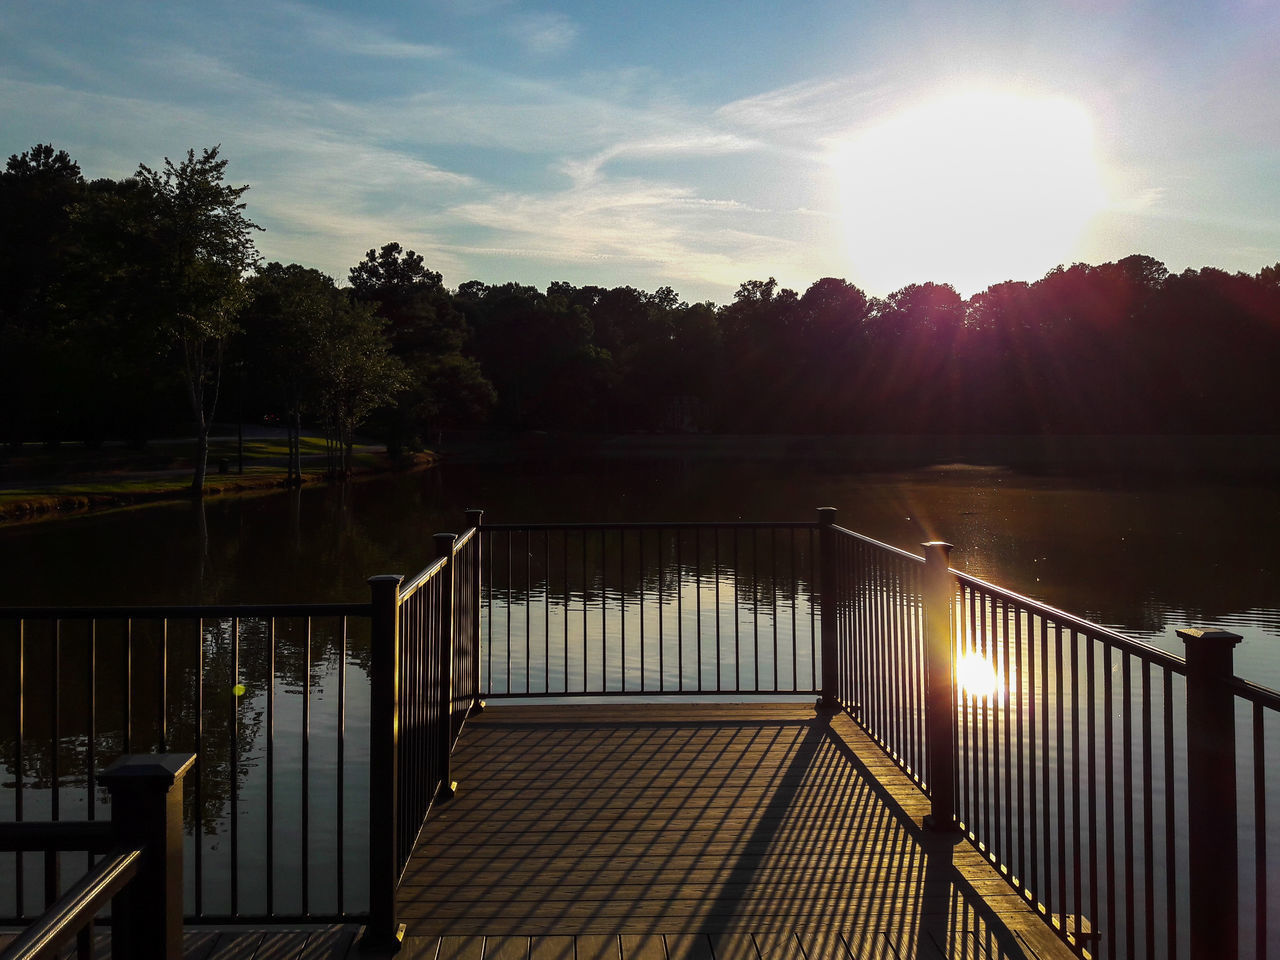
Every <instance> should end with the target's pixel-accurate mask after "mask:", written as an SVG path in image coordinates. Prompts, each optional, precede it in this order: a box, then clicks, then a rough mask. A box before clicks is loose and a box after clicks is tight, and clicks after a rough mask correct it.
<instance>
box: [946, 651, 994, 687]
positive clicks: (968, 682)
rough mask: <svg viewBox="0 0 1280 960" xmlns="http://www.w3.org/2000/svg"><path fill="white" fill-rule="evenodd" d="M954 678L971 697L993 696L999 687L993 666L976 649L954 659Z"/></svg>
mask: <svg viewBox="0 0 1280 960" xmlns="http://www.w3.org/2000/svg"><path fill="white" fill-rule="evenodd" d="M956 679H957V680H958V681H959V682H960V688H961V689H962V690H964V692H965V693H967V694H969V696H971V697H994V696H995V694H996V691H997V690H999V689H1000V677H999V676H998V675H997V674H996V669H995V667H993V666H992V665H991V663H990V661H988V660H987V658H986V657H984V656H983V655H982V654H980V653H978V652H977V651H976V650H970V651H969V652H968V653H966V654H964V655H962V656H961V657H960V659H959V660H957V661H956Z"/></svg>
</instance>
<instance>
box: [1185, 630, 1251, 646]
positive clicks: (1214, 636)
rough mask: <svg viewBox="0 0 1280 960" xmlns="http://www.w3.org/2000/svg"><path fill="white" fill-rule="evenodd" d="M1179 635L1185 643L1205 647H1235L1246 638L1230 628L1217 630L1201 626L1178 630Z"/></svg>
mask: <svg viewBox="0 0 1280 960" xmlns="http://www.w3.org/2000/svg"><path fill="white" fill-rule="evenodd" d="M1177 633H1178V636H1179V637H1181V638H1182V641H1183V643H1191V644H1196V645H1198V646H1204V647H1216V646H1224V645H1225V646H1227V648H1228V649H1230V647H1234V646H1235V645H1236V644H1237V643H1239V642H1240V641H1241V640H1243V639H1244V637H1242V636H1240V634H1238V633H1232V632H1231V631H1230V630H1215V629H1213V628H1209V629H1204V628H1201V627H1188V628H1187V629H1185V630H1179V631H1177Z"/></svg>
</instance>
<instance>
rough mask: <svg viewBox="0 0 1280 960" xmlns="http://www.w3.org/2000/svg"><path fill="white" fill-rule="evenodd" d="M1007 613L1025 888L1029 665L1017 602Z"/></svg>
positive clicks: (1020, 872) (1023, 884) (1020, 868)
mask: <svg viewBox="0 0 1280 960" xmlns="http://www.w3.org/2000/svg"><path fill="white" fill-rule="evenodd" d="M1010 613H1011V615H1012V617H1013V668H1014V672H1015V677H1014V700H1015V704H1014V716H1013V722H1014V738H1015V741H1016V744H1015V745H1016V748H1017V757H1018V762H1017V765H1016V766H1015V767H1014V771H1013V777H1014V781H1015V789H1016V792H1017V799H1016V800H1015V806H1014V808H1013V810H1014V815H1013V821H1014V823H1015V824H1017V834H1018V835H1017V850H1018V862H1017V877H1018V880H1017V883H1016V884H1015V886H1016V887H1017V888H1018V889H1020V890H1025V889H1026V888H1027V881H1028V879H1030V878H1029V876H1028V873H1027V871H1028V868H1029V864H1028V863H1027V821H1026V819H1025V812H1026V809H1027V808H1026V796H1027V795H1026V767H1025V764H1026V762H1027V754H1026V743H1027V742H1026V727H1025V722H1026V721H1025V717H1024V712H1023V699H1024V696H1025V691H1024V687H1023V676H1024V674H1026V672H1027V669H1028V667H1027V664H1026V656H1025V655H1024V650H1023V647H1022V611H1021V610H1020V609H1019V607H1018V605H1017V604H1016V603H1015V604H1014V605H1013V607H1012V609H1011V610H1010ZM1028 679H1029V677H1028ZM1010 875H1011V876H1012V875H1013V871H1010Z"/></svg>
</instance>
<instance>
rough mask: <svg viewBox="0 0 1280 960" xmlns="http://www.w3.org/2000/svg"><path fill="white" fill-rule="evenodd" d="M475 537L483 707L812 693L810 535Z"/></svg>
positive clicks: (791, 528)
mask: <svg viewBox="0 0 1280 960" xmlns="http://www.w3.org/2000/svg"><path fill="white" fill-rule="evenodd" d="M481 530H482V532H483V534H484V546H483V551H484V561H483V579H484V590H483V599H484V609H485V614H486V616H485V623H484V645H483V646H484V662H483V665H482V666H483V669H482V676H483V681H482V683H481V690H482V691H483V695H484V696H486V697H491V698H505V697H528V696H532V697H543V696H553V697H566V696H584V695H585V696H598V695H619V694H621V695H647V694H662V695H701V696H705V695H707V694H722V693H739V694H741V693H753V694H754V693H759V694H772V693H779V694H809V693H815V692H816V691H817V689H818V673H819V664H820V657H819V653H818V650H817V630H816V626H815V624H816V615H817V607H816V604H815V602H814V595H815V583H814V574H815V572H816V569H817V562H816V542H817V541H816V534H817V531H816V529H815V528H814V525H813V524H811V523H626V524H493V525H484V526H483V527H482V528H481Z"/></svg>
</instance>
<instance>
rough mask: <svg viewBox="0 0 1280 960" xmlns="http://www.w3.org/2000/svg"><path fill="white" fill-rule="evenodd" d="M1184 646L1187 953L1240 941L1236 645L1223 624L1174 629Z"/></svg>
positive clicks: (1224, 953)
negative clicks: (1188, 882) (1188, 891)
mask: <svg viewBox="0 0 1280 960" xmlns="http://www.w3.org/2000/svg"><path fill="white" fill-rule="evenodd" d="M1178 636H1179V637H1181V638H1182V641H1183V642H1184V643H1185V644H1186V650H1187V825H1188V828H1189V831H1188V837H1187V846H1188V857H1187V866H1188V868H1189V870H1190V873H1191V877H1190V880H1191V960H1208V958H1211V957H1234V956H1235V955H1236V953H1237V950H1238V947H1239V929H1238V916H1237V911H1238V908H1239V882H1240V881H1239V874H1238V872H1237V871H1238V863H1237V857H1238V854H1237V848H1236V721H1235V693H1234V692H1233V691H1232V689H1231V680H1232V678H1233V677H1234V675H1235V667H1234V664H1233V659H1234V649H1235V645H1236V644H1237V643H1239V642H1240V641H1241V639H1242V637H1241V636H1240V635H1239V634H1236V633H1228V632H1227V631H1225V630H1179V631H1178Z"/></svg>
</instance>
